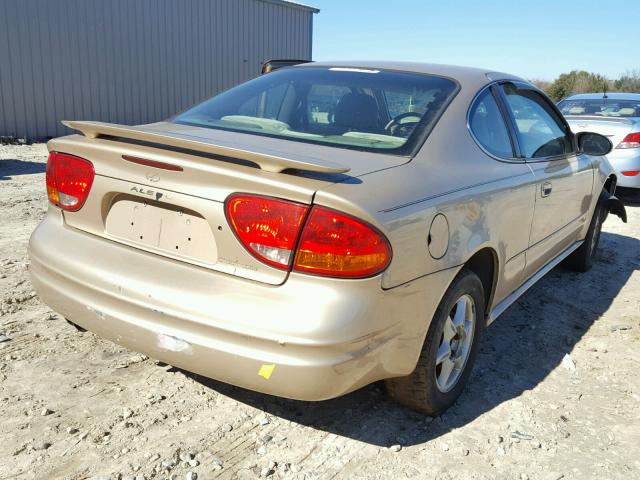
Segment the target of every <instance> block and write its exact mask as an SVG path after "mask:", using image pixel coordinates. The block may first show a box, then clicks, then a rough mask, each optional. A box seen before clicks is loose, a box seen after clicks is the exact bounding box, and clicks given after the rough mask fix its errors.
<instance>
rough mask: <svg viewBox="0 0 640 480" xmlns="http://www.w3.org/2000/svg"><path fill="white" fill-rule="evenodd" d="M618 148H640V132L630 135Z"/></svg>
mask: <svg viewBox="0 0 640 480" xmlns="http://www.w3.org/2000/svg"><path fill="white" fill-rule="evenodd" d="M616 148H640V132H636V133H630V134H629V135H627V136H626V137H624V139H623V140H622V141H621V142H620V143H619V144H618V146H617V147H616Z"/></svg>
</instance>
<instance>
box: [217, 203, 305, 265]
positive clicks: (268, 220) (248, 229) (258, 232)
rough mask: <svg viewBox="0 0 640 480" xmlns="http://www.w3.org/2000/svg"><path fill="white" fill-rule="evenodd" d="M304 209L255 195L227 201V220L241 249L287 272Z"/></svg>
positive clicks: (296, 205) (303, 207) (295, 204)
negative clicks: (240, 244)
mask: <svg viewBox="0 0 640 480" xmlns="http://www.w3.org/2000/svg"><path fill="white" fill-rule="evenodd" d="M307 209H308V207H307V206H306V205H302V204H299V203H294V202H289V201H286V200H280V199H277V198H270V197H260V196H257V195H234V196H232V197H230V198H229V199H228V200H227V203H226V214H227V221H228V222H229V224H230V225H231V226H232V228H233V230H234V231H235V233H236V235H237V237H238V239H239V240H240V242H241V243H242V245H244V247H245V248H246V249H247V250H248V251H249V253H251V254H252V255H253V256H254V257H256V258H257V259H258V260H260V261H262V262H265V263H268V264H269V265H271V266H272V267H276V268H279V269H281V270H288V268H289V265H290V263H291V257H292V253H293V249H294V248H295V245H296V240H297V239H298V235H299V233H300V227H301V226H302V221H303V220H304V217H305V215H306V213H307Z"/></svg>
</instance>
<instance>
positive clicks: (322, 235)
mask: <svg viewBox="0 0 640 480" xmlns="http://www.w3.org/2000/svg"><path fill="white" fill-rule="evenodd" d="M390 262H391V246H390V245H389V242H388V241H387V239H386V238H385V237H384V235H383V234H382V233H381V232H379V231H378V230H377V229H376V228H375V227H373V226H371V225H368V224H366V223H364V222H361V221H360V220H357V219H355V218H354V217H352V216H350V215H346V214H344V213H340V212H337V211H335V210H330V209H328V208H324V207H319V206H315V207H313V208H312V210H311V213H310V214H309V219H308V220H307V223H306V224H305V226H304V230H303V232H302V238H301V239H300V244H299V246H298V251H297V254H296V258H295V262H294V265H293V269H294V270H298V271H301V272H307V273H313V274H316V275H324V276H331V277H348V278H363V277H370V276H373V275H375V274H377V273H380V272H381V271H383V270H384V269H385V268H387V266H388V265H389V263H390Z"/></svg>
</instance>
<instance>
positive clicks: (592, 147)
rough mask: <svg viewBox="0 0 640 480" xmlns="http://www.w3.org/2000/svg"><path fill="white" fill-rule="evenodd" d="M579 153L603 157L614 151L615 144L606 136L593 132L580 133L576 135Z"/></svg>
mask: <svg viewBox="0 0 640 480" xmlns="http://www.w3.org/2000/svg"><path fill="white" fill-rule="evenodd" d="M576 140H577V142H578V152H580V153H585V154H587V155H591V156H594V157H601V156H602V155H606V154H608V153H609V152H610V151H611V150H613V143H611V140H609V139H608V138H607V137H605V136H604V135H600V134H599V133H593V132H580V133H578V134H577V135H576Z"/></svg>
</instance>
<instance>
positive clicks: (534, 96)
mask: <svg viewBox="0 0 640 480" xmlns="http://www.w3.org/2000/svg"><path fill="white" fill-rule="evenodd" d="M502 88H503V91H504V94H505V99H506V104H507V108H509V110H511V114H512V115H513V118H514V120H515V126H516V133H517V135H518V143H519V145H520V150H521V152H522V154H523V155H524V156H525V157H526V158H544V157H551V156H557V155H566V154H569V153H571V152H572V151H573V142H572V140H571V137H570V136H569V135H568V134H567V132H566V131H565V129H564V124H563V123H562V121H561V120H560V118H558V115H557V114H556V112H555V111H554V110H553V109H552V108H551V107H550V106H549V104H548V103H547V102H546V101H545V99H544V98H543V97H542V95H541V94H540V93H538V92H537V91H535V90H533V89H530V88H526V87H522V88H521V87H519V86H518V85H516V84H513V83H506V84H504V85H503V86H502Z"/></svg>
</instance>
